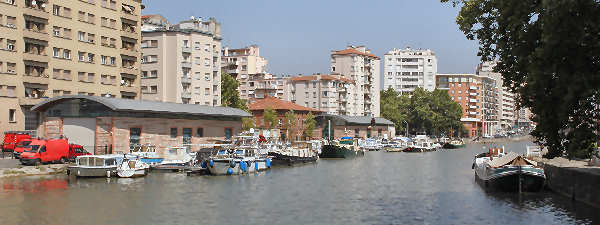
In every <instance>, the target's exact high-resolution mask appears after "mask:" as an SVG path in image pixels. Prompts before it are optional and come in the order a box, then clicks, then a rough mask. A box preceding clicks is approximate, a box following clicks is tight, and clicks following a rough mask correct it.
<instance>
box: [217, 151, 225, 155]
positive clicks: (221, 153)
mask: <svg viewBox="0 0 600 225" xmlns="http://www.w3.org/2000/svg"><path fill="white" fill-rule="evenodd" d="M225 154H227V151H225V150H219V152H218V153H217V155H225Z"/></svg>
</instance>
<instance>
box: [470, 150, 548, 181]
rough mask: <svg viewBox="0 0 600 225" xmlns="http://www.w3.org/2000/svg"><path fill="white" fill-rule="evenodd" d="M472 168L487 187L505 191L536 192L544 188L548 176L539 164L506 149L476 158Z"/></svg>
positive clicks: (492, 151)
mask: <svg viewBox="0 0 600 225" xmlns="http://www.w3.org/2000/svg"><path fill="white" fill-rule="evenodd" d="M472 168H473V169H474V170H475V176H476V178H477V180H478V181H479V182H480V183H483V185H484V186H485V187H491V188H494V189H498V190H503V191H513V192H514V191H519V190H521V191H525V192H535V191H539V190H541V189H542V188H543V187H544V184H545V180H546V175H545V174H544V170H543V169H542V168H540V167H538V166H537V163H536V162H534V161H531V160H528V159H527V158H525V157H523V156H522V155H519V154H517V153H514V152H509V153H508V154H504V148H501V149H490V151H489V152H484V153H481V154H479V155H477V156H475V159H474V160H473V166H472Z"/></svg>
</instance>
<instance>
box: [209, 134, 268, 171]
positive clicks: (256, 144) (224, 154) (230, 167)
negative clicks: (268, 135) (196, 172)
mask: <svg viewBox="0 0 600 225" xmlns="http://www.w3.org/2000/svg"><path fill="white" fill-rule="evenodd" d="M234 139H235V142H234V144H233V147H231V148H230V149H220V150H218V152H217V153H216V154H215V155H213V156H210V157H209V159H208V162H205V165H204V166H206V167H207V169H208V171H209V172H210V174H212V175H238V174H248V173H256V172H259V171H263V170H267V169H270V168H271V158H270V157H268V156H267V151H266V149H270V148H273V147H274V146H273V145H272V144H271V143H266V140H264V138H261V139H257V138H255V137H253V136H237V137H234Z"/></svg>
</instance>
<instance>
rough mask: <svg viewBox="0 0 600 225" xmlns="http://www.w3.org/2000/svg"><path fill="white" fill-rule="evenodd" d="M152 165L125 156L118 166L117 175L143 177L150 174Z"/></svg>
mask: <svg viewBox="0 0 600 225" xmlns="http://www.w3.org/2000/svg"><path fill="white" fill-rule="evenodd" d="M149 169H150V165H148V164H147V163H144V162H142V161H141V160H138V159H128V158H124V159H123V162H121V164H120V165H119V166H118V167H117V175H118V176H119V177H124V178H132V177H143V176H146V175H147V174H148V170H149Z"/></svg>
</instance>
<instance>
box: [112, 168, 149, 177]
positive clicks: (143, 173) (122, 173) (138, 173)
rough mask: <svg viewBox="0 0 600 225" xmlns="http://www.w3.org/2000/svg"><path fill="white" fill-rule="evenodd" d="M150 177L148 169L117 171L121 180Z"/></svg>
mask: <svg viewBox="0 0 600 225" xmlns="http://www.w3.org/2000/svg"><path fill="white" fill-rule="evenodd" d="M146 175H148V170H147V169H135V170H119V171H117V176H119V177H121V178H134V177H143V176H146Z"/></svg>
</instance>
